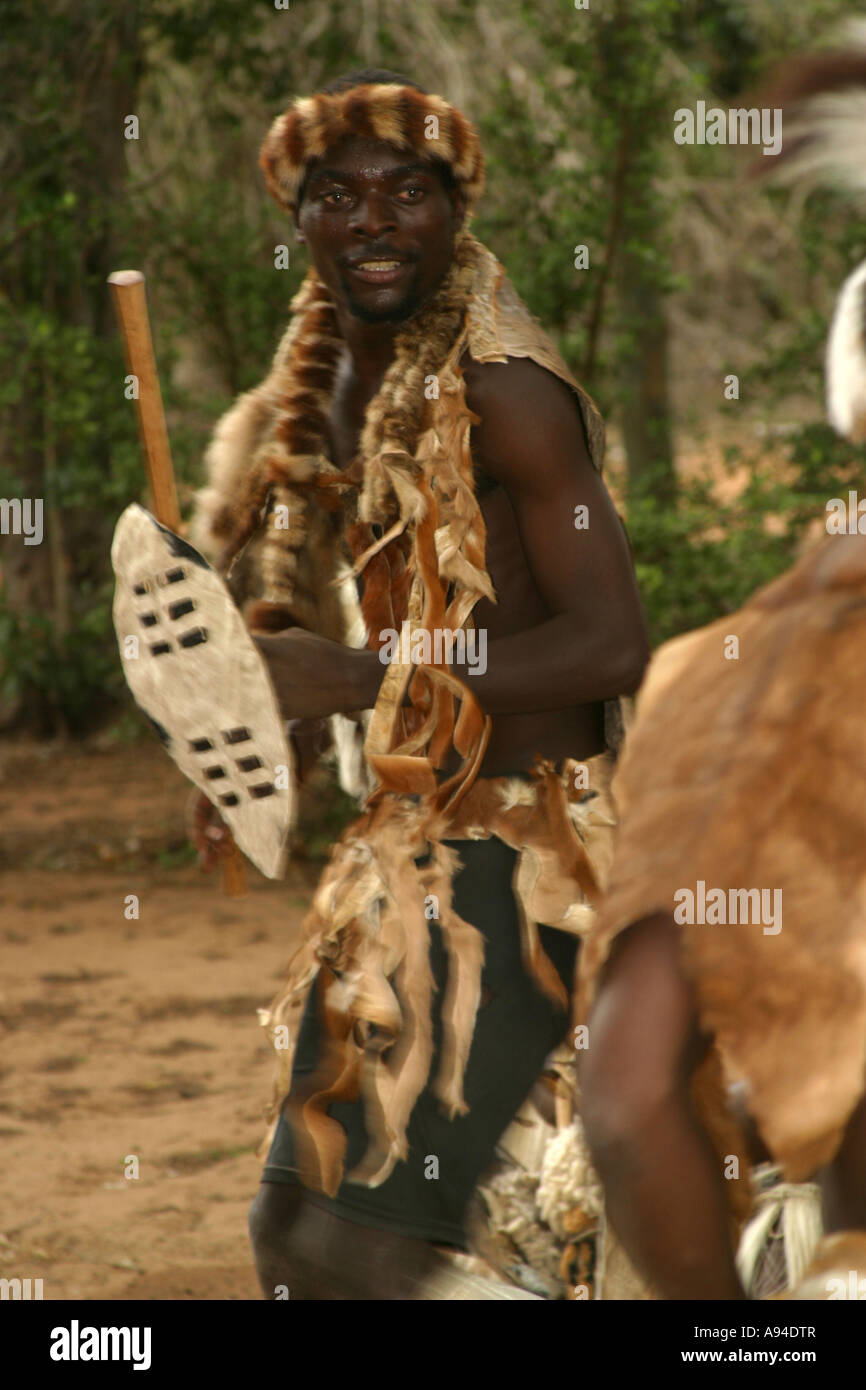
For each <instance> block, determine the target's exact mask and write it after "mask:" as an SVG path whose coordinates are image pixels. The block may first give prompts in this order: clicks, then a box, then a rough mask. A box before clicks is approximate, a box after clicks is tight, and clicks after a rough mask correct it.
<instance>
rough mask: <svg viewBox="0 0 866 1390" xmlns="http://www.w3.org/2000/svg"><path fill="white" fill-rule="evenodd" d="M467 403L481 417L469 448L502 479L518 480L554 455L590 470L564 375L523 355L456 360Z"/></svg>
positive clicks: (552, 462) (550, 463)
mask: <svg viewBox="0 0 866 1390" xmlns="http://www.w3.org/2000/svg"><path fill="white" fill-rule="evenodd" d="M460 366H461V369H462V371H463V376H464V380H465V382H466V403H467V405H468V406H469V409H470V410H471V411H472V412H473V414H475V415H477V416H478V417H479V421H480V423H479V424H478V425H476V426H475V427H474V428H473V432H472V445H473V452H474V453H475V454H476V455H477V456H478V459H479V461H480V462H481V463H482V464H483V466H484V468H485V469H486V470H487V471H488V472H489V473H490V474H491V475H492V476H494V477H496V478H498V479H499V480H500V481H502V482H506V481H509V480H510V481H518V480H519V479H521V478H525V477H526V476H527V475H528V473H530V472H531V473H537V469H538V463H539V461H541V460H544V461H545V462H546V464H547V465H548V467H551V466H554V467H555V463H556V461H557V460H559V461H561V463H562V465H563V466H567V467H569V468H570V469H574V468H580V467H583V466H585V467H586V468H588V469H590V470H591V471H594V470H593V468H592V463H591V461H590V457H589V450H588V448H587V442H586V435H585V432H584V427H583V422H582V420H581V416H580V409H579V406H578V404H577V399H576V397H575V395H574V392H573V391H572V390H571V388H570V387H569V386H567V385H566V383H565V382H564V381H561V380H560V379H559V377H557V376H554V374H553V373H552V372H550V371H548V370H547V369H546V368H545V367H541V366H539V364H538V363H537V362H534V361H532V359H531V358H528V357H509V358H508V359H507V361H505V362H476V361H475V360H474V359H473V358H471V357H469V356H468V354H466V355H464V357H463V359H462V360H461V363H460Z"/></svg>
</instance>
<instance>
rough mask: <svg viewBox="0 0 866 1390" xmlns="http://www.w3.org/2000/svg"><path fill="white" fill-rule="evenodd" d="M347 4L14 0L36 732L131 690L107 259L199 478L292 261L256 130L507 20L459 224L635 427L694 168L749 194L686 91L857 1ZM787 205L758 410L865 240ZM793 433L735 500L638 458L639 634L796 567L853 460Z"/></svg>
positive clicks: (260, 350)
mask: <svg viewBox="0 0 866 1390" xmlns="http://www.w3.org/2000/svg"><path fill="white" fill-rule="evenodd" d="M364 8H365V14H364V15H363V16H359V15H358V13H357V7H352V6H345V5H338V4H336V3H335V0H322V3H321V4H320V5H317V6H316V7H308V8H307V9H305V7H303V6H301V5H299V4H296V5H293V6H292V8H291V10H289V11H284V12H283V11H275V10H274V9H273V7H272V6H271V5H270V4H267V3H262V4H257V5H254V6H244V5H238V4H237V3H236V0H195V3H193V0H149V3H148V4H146V5H141V6H140V5H137V4H132V5H117V6H112V5H109V6H105V5H104V4H99V3H97V0H57V4H56V6H55V8H54V12H53V13H52V18H51V22H50V23H46V22H45V16H44V14H43V13H42V11H41V10H40V9H39V7H36V8H35V9H34V8H33V7H32V6H27V5H25V4H24V3H23V0H7V4H6V7H5V10H4V50H3V52H2V54H0V90H2V91H3V93H4V95H3V98H2V101H3V103H4V105H5V106H6V108H7V110H9V111H12V110H14V111H15V114H16V117H17V118H18V135H17V138H16V140H15V141H8V142H6V144H5V145H4V146H3V147H2V148H0V182H2V185H3V187H4V202H3V205H2V207H0V441H2V446H3V447H2V454H0V496H10V495H13V496H14V495H26V496H31V497H42V498H44V500H45V506H46V512H47V513H49V517H50V518H53V519H54V522H53V523H52V524H55V525H56V528H57V529H56V531H55V532H54V533H53V539H54V542H55V544H54V547H53V549H50V547H49V546H48V545H45V546H43V547H35V548H34V550H37V551H39V552H40V553H39V554H38V555H36V554H34V555H33V556H32V557H31V556H28V557H27V558H28V561H30V560H32V567H33V571H34V575H35V582H34V583H33V584H32V585H31V586H30V587H29V588H27V587H25V588H20V589H17V590H16V591H15V592H14V593H13V592H12V588H11V586H10V579H9V571H11V566H10V567H9V570H7V574H6V575H4V581H5V583H6V586H7V587H6V588H2V587H0V698H2V699H5V700H6V701H14V700H16V699H17V700H19V701H20V702H21V704H22V707H23V709H24V710H25V711H27V712H31V711H32V712H34V713H38V715H39V718H40V720H41V723H42V724H43V725H46V724H47V725H49V726H50V725H55V726H59V727H69V728H72V729H73V730H79V729H84V728H86V727H87V726H88V724H89V723H90V722H92V721H93V719H94V718H97V717H99V716H100V715H101V714H102V713H103V712H104V711H106V710H108V709H112V708H115V709H116V708H117V702H118V698H119V697H120V695H121V691H122V678H121V674H120V665H119V661H118V658H117V651H116V644H115V640H114V635H113V631H112V626H111V621H110V605H111V588H112V579H111V573H110V569H109V565H108V552H109V545H110V538H111V532H112V529H113V526H114V523H115V520H116V518H117V516H118V514H119V512H120V511H121V510H122V509H123V507H124V506H125V505H126V504H127V502H129V501H130V500H132V499H134V498H141V499H143V498H144V496H145V488H144V472H143V466H142V462H141V457H140V451H139V443H138V437H137V428H136V422H135V414H134V405H133V403H132V402H131V401H128V400H126V399H125V398H124V394H123V378H124V375H125V372H126V368H125V365H124V362H123V358H122V353H121V347H120V343H119V341H118V336H117V332H116V328H115V326H114V322H113V315H112V312H111V307H110V303H109V299H108V293H107V289H106V286H105V277H106V275H107V274H108V272H109V271H110V270H112V269H115V268H118V267H119V266H122V265H127V266H129V265H136V266H140V267H141V268H142V269H143V270H144V271H145V273H146V274H147V277H148V295H149V303H150V308H151V313H152V317H153V326H154V334H155V341H156V352H157V360H158V363H159V368H160V379H161V384H162V390H163V396H164V400H165V404H166V411H167V415H168V419H169V426H170V432H171V440H172V451H173V456H174V462H175V467H176V471H177V474H178V479H179V484H180V489H181V494H182V496H183V497H185V498H187V499H188V497H189V493H190V491H191V489H192V487H193V486H195V485H196V484H197V483H198V481H199V479H200V473H201V455H202V452H203V448H204V445H205V443H206V441H207V438H208V436H209V434H210V431H211V429H212V428H213V425H214V423H215V421H216V419H217V418H218V416H219V414H220V413H221V411H222V410H223V409H224V408H225V407H226V406H227V405H228V404H229V403H230V402H231V400H232V398H233V397H234V396H235V395H236V394H237V392H239V391H241V390H244V389H246V388H248V387H250V386H251V385H253V384H254V383H255V382H257V381H258V380H259V379H260V378H261V376H262V374H263V372H264V370H265V369H266V367H267V364H268V362H269V361H270V357H271V354H272V352H273V349H274V346H275V344H276V342H277V340H278V337H279V335H280V333H281V331H282V329H283V327H284V325H285V322H286V319H287V310H288V303H289V300H290V298H291V296H292V294H293V293H294V291H295V289H296V288H297V285H298V283H299V280H300V277H301V275H302V274H303V270H304V266H305V264H306V258H305V256H303V253H301V252H299V251H298V250H297V248H296V246H295V243H294V237H293V229H292V227H291V224H290V222H289V221H288V220H287V219H286V218H283V217H281V216H279V215H278V214H277V213H276V212H275V210H274V209H273V208H272V207H271V205H270V203H269V201H268V199H267V198H266V197H265V195H264V193H263V190H262V187H261V181H260V179H259V176H258V173H257V171H256V169H255V167H254V165H255V151H256V148H257V143H258V140H259V139H260V138H261V135H262V133H263V132H264V130H265V128H266V126H267V123H268V122H269V120H270V119H271V118H272V116H273V115H274V114H275V112H276V111H277V110H278V109H280V107H281V106H283V105H284V104H285V103H286V102H287V101H288V99H290V97H292V96H293V95H295V94H296V93H297V92H299V91H307V90H312V89H313V88H314V87H315V86H317V85H319V84H321V83H322V82H323V81H327V80H329V79H330V78H332V77H334V76H336V75H337V73H339V72H341V71H345V70H346V69H348V68H350V67H356V66H361V65H363V64H365V63H371V62H375V63H376V64H384V65H387V66H391V67H394V68H397V69H398V70H402V71H407V72H408V73H409V75H416V76H417V77H418V78H419V80H421V81H422V82H425V83H427V84H428V85H431V86H437V87H438V88H439V89H442V88H443V87H444V85H445V84H444V83H440V82H438V80H437V73H441V72H446V73H447V71H448V69H449V62H448V53H449V51H452V50H453V51H457V52H459V53H460V54H461V55H465V54H467V53H469V54H475V53H482V52H484V51H486V49H485V45H486V43H487V41H488V36H489V35H490V34H493V35H494V36H495V35H498V36H499V39H498V42H499V44H500V50H499V53H498V58H497V61H496V63H495V64H494V65H493V66H492V68H490V70H484V64H483V62H479V63H478V64H477V67H472V65H471V64H470V67H472V77H473V82H475V80H476V79H477V85H473V86H472V89H471V93H470V95H471V97H472V102H473V104H474V105H473V109H474V114H475V116H476V118H477V121H478V124H479V126H480V130H481V135H482V139H483V143H484V147H485V152H486V158H487V170H488V194H487V196H486V198H485V200H484V203H483V204H482V208H481V212H480V215H479V217H478V219H477V222H476V223H475V230H476V232H477V233H478V235H479V236H480V237H481V238H482V239H483V240H485V241H487V242H488V244H490V245H491V246H492V247H493V249H494V250H495V251H496V253H497V254H498V256H499V257H500V259H501V260H502V261H503V262H504V263H505V265H506V266H507V269H508V272H509V275H510V277H511V279H512V280H513V281H514V283H515V285H516V287H517V289H518V291H519V292H520V293H521V294H522V295H523V297H524V298H525V299H526V300H527V302H528V303H529V304H530V305H531V307H532V309H533V311H534V313H536V314H537V315H538V317H539V318H540V319H541V320H542V322H543V324H544V325H545V327H547V328H548V329H549V330H550V331H551V332H552V333H553V334H554V336H555V337H556V338H557V340H558V343H559V345H560V347H561V350H562V351H563V354H564V356H565V357H566V359H567V360H568V362H569V363H570V365H571V366H572V367H573V368H574V369H575V370H576V371H577V372H578V374H579V375H580V376H582V377H584V379H585V384H586V385H587V387H588V388H589V389H590V390H591V391H592V392H593V394H594V395H595V396H596V397H597V399H598V400H599V403H600V404H601V406H602V408H603V409H604V410H605V412H606V413H608V414H611V415H612V416H613V419H614V421H618V422H620V423H621V422H622V420H623V416H624V414H625V413H626V412H627V410H628V408H629V405H630V403H631V402H632V401H633V399H634V398H635V390H634V375H633V372H632V371H631V370H630V367H633V365H634V360H635V358H638V359H640V355H641V352H642V350H643V349H642V344H645V342H646V338H647V334H646V327H647V325H646V322H644V319H643V309H642V299H641V291H642V287H644V288H646V289H648V290H651V291H652V293H653V294H654V295H655V296H656V303H657V304H661V306H662V308H663V309H670V308H672V307H674V308H675V307H676V305H677V296H678V295H681V294H682V293H683V291H684V290H685V289H687V287H688V274H687V273H686V274H684V273H683V271H682V268H681V266H680V265H679V263H678V261H677V248H676V246H675V245H673V244H672V237H671V227H672V225H673V218H674V215H675V213H676V212H677V210H678V209H679V208H681V207H682V206H683V205H684V204H687V200H688V197H689V185H688V181H689V179H693V180H695V184H694V185H693V187H694V186H696V185H697V183H698V182H699V181H700V179H702V178H703V177H705V176H706V177H707V178H708V179H709V180H710V181H713V180H716V181H719V182H722V183H724V181H725V180H728V181H729V185H728V186H730V188H731V189H732V190H733V188H734V182H733V180H734V175H735V168H734V164H733V162H732V161H731V160H730V159H729V157H728V155H727V152H724V151H722V152H719V151H714V150H710V149H706V148H705V149H695V150H687V151H683V150H677V149H676V148H675V147H674V145H673V142H672V140H671V135H670V118H671V114H672V110H673V109H674V108H675V107H676V106H679V105H681V104H685V105H689V104H691V103H692V102H693V100H694V99H695V98H696V97H698V96H712V95H716V96H718V98H719V99H720V100H721V101H727V99H728V98H729V97H732V96H733V95H734V94H735V93H737V92H739V91H741V90H743V88H744V87H746V88H747V87H749V86H751V85H752V84H753V83H755V82H757V81H759V80H760V78H761V76H762V74H763V72H764V71H765V70H766V68H767V67H768V66H769V65H770V64H771V63H772V62H773V61H774V60H775V59H776V58H777V57H779V56H781V55H782V54H783V53H784V52H786V51H790V50H791V49H792V48H795V47H798V46H803V45H805V44H811V43H812V42H813V41H814V39H815V37H817V36H818V35H820V34H821V32H822V29H823V26H824V25H825V24H826V22H827V21H828V20H831V19H834V18H836V17H838V16H840V15H843V14H845V13H847V12H848V10H849V8H850V7H849V4H848V2H847V0H810V3H809V4H807V5H803V4H802V3H798V0H784V2H783V0H610V3H609V4H607V5H595V3H594V0H593V4H592V6H591V8H590V10H589V11H587V12H578V11H575V10H574V9H573V7H572V6H571V5H570V4H568V3H565V4H562V5H554V6H551V5H548V6H538V5H536V4H534V3H533V4H530V3H529V0H502V3H501V4H499V5H497V6H496V7H493V8H491V7H488V6H486V5H482V6H477V5H467V4H465V3H464V0H439V3H437V4H436V5H435V6H434V5H432V4H431V3H430V0H419V4H418V6H412V7H407V6H401V5H399V4H398V3H397V0H380V3H378V4H377V5H376V6H374V7H372V8H371V9H369V10H368V9H367V7H364ZM314 9H315V11H316V13H315V14H313V10H314ZM431 35H433V36H438V37H439V38H441V40H442V42H441V44H440V45H439V46H438V48H439V50H441V52H440V51H438V50H437V44H436V43H435V42H433V41H432V40H431V39H430V36H431ZM419 40H420V42H419ZM443 55H444V56H443ZM473 61H474V60H473ZM437 65H438V66H437ZM131 112H134V113H136V114H138V116H139V118H140V123H141V137H140V140H139V141H137V142H129V143H128V144H127V142H125V141H124V140H123V139H122V136H121V128H122V121H123V118H124V116H125V115H126V114H128V113H131ZM732 196H735V195H734V194H733V193H732ZM736 196H740V195H739V194H737V195H736ZM773 196H774V199H775V207H776V209H777V214H778V216H779V217H780V218H784V217H786V216H788V215H789V212H790V201H789V198H788V195H786V194H778V195H773ZM798 216H799V217H800V219H801V220H800V223H799V225H798V229H797V245H798V246H799V248H800V249H799V250H798V251H797V256H798V258H799V259H798V263H797V264H796V266H793V267H792V268H791V273H790V274H785V273H784V271H781V272H780V270H779V268H778V267H775V266H773V265H772V264H768V262H767V257H766V256H765V254H764V250H763V247H762V246H761V245H757V246H755V248H754V249H753V250H750V251H749V252H748V259H747V262H746V263H745V264H743V265H741V266H740V267H738V268H737V270H736V271H735V272H734V273H737V274H740V275H742V276H744V277H748V278H750V279H751V280H752V281H753V282H754V283H755V284H756V285H757V287H758V293H759V295H760V296H761V302H762V305H763V311H764V316H765V317H764V324H765V325H766V326H767V328H768V329H770V328H772V329H773V332H772V333H770V332H768V333H767V335H766V344H765V351H764V354H763V360H762V361H761V362H760V363H759V364H758V365H757V366H756V367H754V368H753V369H752V371H751V375H750V382H751V384H752V386H753V393H757V394H758V395H759V397H760V402H761V404H762V405H763V407H764V409H765V410H766V411H769V412H772V410H773V409H774V406H775V405H776V403H778V402H781V400H782V399H783V397H784V396H786V395H788V394H798V395H799V396H800V397H801V398H802V397H804V396H807V397H809V398H811V399H812V400H815V401H817V400H819V399H820V397H821V395H822V393H823V384H822V371H821V365H822V353H823V342H824V339H825V336H826V328H827V305H828V303H830V302H831V295H832V291H833V289H834V288H835V287H836V286H837V285H838V284H839V283H840V282H841V280H842V278H843V276H844V274H845V273H846V270H847V269H848V268H849V267H851V266H853V265H854V264H855V263H856V262H857V260H858V259H860V258H862V257H863V256H864V255H866V236H864V233H863V228H862V223H858V221H857V219H856V218H855V217H852V216H851V215H850V213H849V210H848V207H847V204H846V203H845V202H844V201H843V200H842V199H834V198H828V197H825V196H821V197H814V198H811V199H809V200H808V201H807V202H806V204H805V206H804V208H803V209H802V211H801V212H798ZM279 244H287V245H289V247H290V248H291V270H288V271H277V270H276V269H275V268H274V248H275V246H277V245H279ZM579 244H586V245H587V246H588V247H589V251H590V266H591V269H590V271H589V272H584V271H581V270H577V269H576V268H575V266H574V259H573V257H574V247H575V246H576V245H579ZM686 269H687V271H688V270H690V269H692V267H691V266H687V268H686ZM730 370H731V371H737V370H738V367H737V364H736V362H735V361H733V360H732V361H731V364H730ZM664 451H665V450H664V442H662V444H661V445H660V447H659V450H658V452H659V454H661V453H663V452H664ZM788 451H789V456H790V477H789V478H788V480H787V481H780V479H779V477H778V472H777V471H776V470H774V469H773V467H772V466H771V462H770V460H769V458H768V459H765V460H763V461H762V460H761V459H760V458H758V459H757V460H756V461H755V465H754V471H753V475H752V478H751V481H750V483H749V486H748V488H747V489H746V490H745V492H744V493H742V495H741V496H740V497H739V498H738V499H737V500H736V501H735V502H732V503H729V504H724V505H720V504H719V502H718V500H717V499H716V497H715V496H714V494H713V492H712V491H711V489H710V487H709V485H708V484H707V483H704V482H701V481H698V482H692V483H688V484H682V485H681V486H680V488H679V490H678V496H677V498H676V499H675V500H674V501H672V502H667V503H664V504H663V503H661V502H660V501H659V500H658V489H656V491H655V492H654V491H653V487H652V478H648V479H646V480H644V484H643V485H642V486H641V488H639V489H638V488H636V489H635V490H634V492H633V495H632V496H630V497H629V499H628V513H629V529H630V533H631V535H632V539H633V544H634V548H635V553H636V558H637V563H638V573H639V577H640V581H641V585H642V590H643V593H644V597H645V600H646V603H647V606H648V610H649V614H650V620H651V626H652V631H653V636H654V639H655V640H661V639H662V638H664V637H668V636H670V635H672V634H674V633H676V632H679V631H681V630H683V629H684V628H687V627H691V626H694V625H695V624H697V623H702V622H706V621H709V620H711V619H712V618H714V617H716V616H718V615H719V614H720V613H723V612H727V611H731V610H732V609H734V608H736V607H737V606H738V605H739V604H740V603H741V602H742V601H743V600H744V599H745V598H746V597H747V596H748V595H749V593H751V592H752V591H753V590H754V588H755V587H756V586H757V585H759V584H761V583H763V582H765V581H766V580H767V579H769V578H771V577H773V575H775V574H777V573H778V572H779V571H780V570H781V569H783V568H784V567H785V565H787V564H789V563H790V561H791V559H792V557H793V556H794V554H795V552H796V547H797V544H798V538H799V536H800V534H801V532H802V528H803V526H804V525H805V524H806V523H807V521H808V520H809V519H810V518H812V517H814V516H816V515H819V514H820V513H821V511H822V509H823V506H824V503H825V501H826V499H827V498H828V497H829V496H833V495H843V496H844V492H845V487H846V486H847V483H846V481H845V479H846V478H847V477H849V476H855V475H856V474H857V472H858V470H859V468H860V464H861V463H862V460H860V459H859V457H858V458H856V459H854V461H853V462H852V458H851V451H850V450H846V448H845V446H841V445H839V443H838V441H835V440H834V438H833V436H832V435H831V433H830V431H829V430H827V429H826V428H825V427H823V426H819V427H814V426H810V427H808V428H805V429H801V430H799V431H798V432H797V433H796V434H795V435H793V436H791V438H790V439H789V441H788ZM669 453H670V450H669V449H668V454H669ZM659 487H661V483H659ZM4 558H5V557H4ZM16 582H17V581H16ZM335 814H338V813H336V812H335ZM338 818H339V814H338ZM332 830H333V826H331V825H330V824H326V825H325V826H324V827H323V829H322V832H321V833H322V835H323V836H324V837H327V836H328V835H330V834H331V833H332ZM316 834H318V832H317V831H316V830H315V829H314V828H311V836H313V837H315V835H316Z"/></svg>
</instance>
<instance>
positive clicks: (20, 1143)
mask: <svg viewBox="0 0 866 1390" xmlns="http://www.w3.org/2000/svg"><path fill="white" fill-rule="evenodd" d="M188 793H189V784H188V783H187V782H185V781H184V780H183V779H182V778H181V776H180V774H179V773H177V772H176V770H175V769H174V767H173V765H172V764H171V763H170V762H169V761H168V759H167V758H166V757H165V756H164V754H163V753H162V751H161V750H160V748H159V746H158V745H156V744H155V743H153V742H151V741H150V740H147V741H146V742H142V743H137V744H134V745H131V746H127V747H117V748H114V749H111V748H110V747H106V746H104V745H103V746H102V747H101V748H99V747H97V748H94V747H92V746H91V747H90V748H81V747H73V748H69V749H62V748H57V747H47V746H45V745H38V744H32V745H24V744H20V743H16V744H5V745H0V959H2V962H3V965H2V972H0V1038H2V1053H0V1276H5V1277H7V1278H14V1277H20V1278H27V1277H30V1278H41V1279H42V1280H43V1289H44V1297H45V1298H46V1299H90V1298H108V1299H135V1298H144V1299H226V1298H229V1299H251V1298H256V1297H258V1296H259V1295H258V1285H257V1283H256V1280H255V1276H254V1273H253V1269H252V1263H251V1257H250V1252H249V1246H248V1244H247V1237H246V1211H247V1207H248V1204H249V1201H250V1199H251V1197H252V1196H253V1193H254V1192H255V1189H256V1186H257V1183H258V1172H259V1161H258V1160H257V1158H256V1157H255V1152H254V1151H255V1149H256V1147H257V1146H258V1144H259V1141H260V1140H261V1138H262V1135H263V1133H264V1121H263V1111H264V1106H265V1104H266V1103H267V1100H268V1098H269V1095H270V1084H271V1076H272V1056H273V1054H272V1053H271V1051H270V1050H269V1048H268V1047H267V1044H266V1042H265V1038H264V1034H263V1033H262V1031H261V1029H260V1027H259V1024H258V1020H257V1017H256V1008H257V1007H258V1006H260V1005H263V1004H267V1003H268V1002H269V1000H270V998H271V996H272V995H273V993H274V992H275V990H276V988H277V986H278V983H279V979H280V975H281V970H282V967H283V966H284V964H285V962H286V960H287V958H288V955H289V953H290V950H291V947H292V943H293V941H294V940H295V939H296V934H297V931H298V928H299V924H300V920H301V917H302V915H303V909H304V907H305V905H306V902H307V900H308V896H309V887H310V884H311V882H312V877H313V873H314V866H312V865H310V864H296V863H294V864H292V865H290V868H289V872H288V874H287V876H286V879H285V880H284V881H283V882H281V883H276V884H275V883H269V882H267V881H266V880H264V879H263V878H261V876H260V875H259V874H258V873H257V871H256V870H255V869H254V868H252V866H248V881H249V892H248V895H247V897H245V898H243V899H230V898H227V897H225V896H223V894H222V892H221V888H220V884H219V882H218V880H216V879H215V878H214V877H211V876H208V877H205V876H203V875H202V874H201V873H200V871H199V870H198V869H197V867H196V865H195V864H194V862H190V851H189V850H188V848H187V847H186V837H185V832H184V825H183V816H184V807H185V804H186V800H187V797H188ZM129 894H135V895H136V896H137V897H138V899H139V905H140V906H139V911H140V916H139V919H138V920H137V921H136V920H129V919H127V917H126V916H125V901H126V898H127V895H129ZM132 1156H134V1157H135V1158H136V1159H137V1160H138V1173H139V1176H138V1177H137V1178H134V1177H132V1176H127V1174H131V1173H132V1172H133V1171H134V1165H133V1164H132V1163H131V1162H130V1161H129V1160H130V1157H132Z"/></svg>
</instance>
